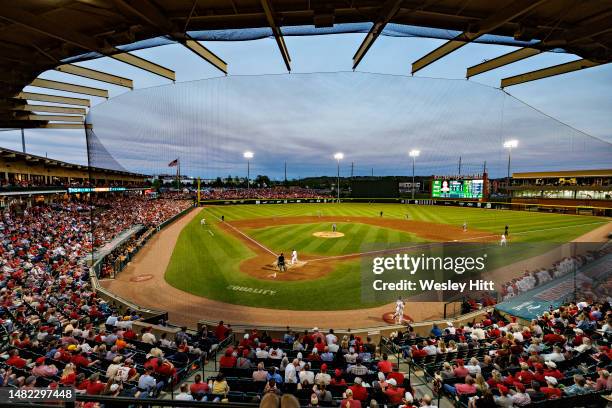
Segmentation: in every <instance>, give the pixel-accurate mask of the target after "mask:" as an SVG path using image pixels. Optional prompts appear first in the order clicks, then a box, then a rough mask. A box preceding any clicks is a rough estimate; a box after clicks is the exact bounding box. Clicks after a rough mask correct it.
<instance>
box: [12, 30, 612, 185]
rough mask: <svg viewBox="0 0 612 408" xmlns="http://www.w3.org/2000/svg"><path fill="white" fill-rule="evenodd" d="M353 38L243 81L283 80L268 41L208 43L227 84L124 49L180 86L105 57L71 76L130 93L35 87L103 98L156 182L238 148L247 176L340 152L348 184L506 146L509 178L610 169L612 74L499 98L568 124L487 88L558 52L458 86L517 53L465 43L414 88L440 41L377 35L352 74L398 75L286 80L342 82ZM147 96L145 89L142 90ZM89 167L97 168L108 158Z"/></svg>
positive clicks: (194, 66)
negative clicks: (173, 168) (248, 156)
mask: <svg viewBox="0 0 612 408" xmlns="http://www.w3.org/2000/svg"><path fill="white" fill-rule="evenodd" d="M363 37H364V34H339V35H329V36H315V37H286V42H287V46H288V48H289V52H290V54H291V57H292V67H293V71H292V72H293V74H290V75H281V76H260V77H243V76H240V75H258V74H283V73H285V72H286V71H285V69H284V64H283V62H282V59H281V57H280V55H279V52H278V49H277V48H276V44H275V42H274V40H273V39H264V40H255V41H246V42H223V43H221V42H213V43H210V42H209V43H205V45H206V46H207V47H208V48H210V49H211V50H212V51H213V52H215V53H217V55H219V56H220V57H221V58H223V59H224V60H225V61H227V62H228V64H229V73H230V76H229V77H227V78H219V79H214V80H211V81H197V82H193V83H191V84H185V83H183V82H186V81H196V80H200V79H204V78H213V77H219V73H218V71H216V70H215V69H214V68H213V67H212V66H210V65H208V64H207V63H206V62H204V61H203V60H201V59H199V58H198V57H197V56H196V55H195V54H192V53H191V52H190V51H188V50H187V49H185V48H184V47H182V46H179V45H169V46H163V47H157V48H153V49H147V50H142V51H136V52H134V53H135V54H137V55H140V56H142V57H144V58H147V59H150V60H152V61H154V62H157V63H159V64H161V65H164V66H167V67H169V68H171V69H174V70H175V71H176V76H177V84H176V85H172V84H171V82H170V81H168V80H166V79H164V78H161V77H157V76H155V75H152V74H149V73H147V72H144V71H141V70H139V69H136V68H133V67H130V66H128V65H125V64H122V63H120V62H117V61H114V60H110V59H108V58H103V59H98V60H93V61H87V62H83V63H80V65H83V66H86V67H90V68H95V69H99V70H103V71H107V72H111V73H114V74H117V75H121V76H125V77H128V78H132V79H133V80H134V83H135V88H136V89H137V90H136V91H129V90H127V89H125V88H119V87H114V86H112V85H107V84H101V83H97V82H96V81H90V80H85V79H81V78H79V77H73V76H70V75H64V74H60V73H57V72H47V73H45V74H43V75H42V77H44V78H48V79H56V80H60V81H67V82H73V83H78V84H84V85H89V86H98V87H102V88H106V89H109V90H110V93H111V100H110V101H108V102H105V103H104V104H101V105H100V106H98V107H95V106H94V108H93V109H92V110H91V112H92V114H91V116H92V118H93V123H94V131H95V132H96V134H97V135H98V137H99V139H100V140H101V142H102V143H104V144H105V146H106V147H107V150H109V151H110V153H111V154H113V155H114V156H116V159H117V160H118V161H119V163H120V164H121V165H123V166H124V167H126V168H128V169H129V170H139V171H147V172H149V173H159V172H163V171H166V170H167V168H166V167H165V165H166V164H167V161H170V160H172V159H174V158H175V157H176V156H177V155H182V157H183V159H182V160H183V161H184V167H185V169H184V173H191V174H193V175H201V176H204V177H214V176H216V175H220V176H225V175H227V174H232V175H243V174H242V173H245V168H244V167H245V166H244V160H243V159H242V157H241V153H242V151H243V150H246V149H248V150H253V151H254V152H255V155H256V156H255V159H254V160H253V163H252V167H251V169H252V171H251V175H254V174H262V173H263V174H269V175H271V176H273V177H279V176H280V174H281V173H282V161H284V160H287V161H288V162H289V176H290V177H299V176H310V175H332V174H334V173H335V162H333V159H332V158H331V156H332V155H333V153H334V152H335V151H344V152H345V153H346V160H345V161H344V162H343V166H342V173H343V175H347V174H348V171H349V167H350V163H351V162H355V166H356V174H369V171H370V169H371V168H372V167H373V168H374V169H375V173H376V174H379V175H381V174H407V173H408V172H409V169H410V166H409V160H408V158H407V152H408V150H410V149H411V148H419V149H420V150H421V152H422V156H421V157H420V158H419V166H417V174H419V172H420V173H421V174H432V173H433V172H437V173H440V172H445V173H451V172H453V169H455V168H456V162H457V160H458V156H459V155H461V156H462V159H463V160H464V161H465V163H466V166H467V170H466V171H469V172H475V171H477V170H478V169H479V168H480V163H481V162H482V160H487V161H488V166H490V170H491V171H492V172H497V173H498V174H497V175H503V174H502V173H503V166H502V164H503V163H504V162H505V160H507V156H506V153H505V152H504V151H503V149H502V148H500V144H501V142H502V141H503V140H505V139H508V138H517V139H519V140H520V141H521V142H520V145H519V148H518V149H517V150H516V152H514V153H513V163H515V166H516V167H513V168H514V169H515V170H516V171H528V170H530V169H533V170H544V169H546V168H549V167H551V166H552V167H555V168H563V167H564V166H565V167H571V168H588V167H608V168H610V167H611V166H612V148H611V146H612V145H610V142H612V114H611V113H612V96H610V95H612V65H607V66H600V67H594V68H590V69H587V70H583V71H578V72H574V73H570V74H565V75H561V76H557V77H553V78H548V79H544V80H540V81H536V82H531V83H527V84H523V85H518V86H513V87H510V88H507V89H506V91H507V92H508V93H509V94H511V95H513V96H514V97H516V98H518V99H520V100H522V101H524V102H526V103H528V104H529V105H531V106H533V107H535V108H537V109H539V110H540V111H542V112H543V113H544V114H547V115H550V116H552V117H554V118H556V119H558V120H560V121H562V122H564V123H565V124H567V125H568V126H566V125H564V124H563V123H560V122H557V121H555V120H553V119H550V118H547V117H546V116H545V115H544V114H541V113H538V112H536V111H535V110H532V109H530V108H528V107H527V106H526V105H523V104H522V103H520V102H519V101H517V100H516V99H515V98H513V97H510V96H508V95H504V94H503V93H502V92H501V91H499V90H496V89H493V88H491V87H497V86H499V80H500V79H501V78H503V77H507V76H511V75H515V74H518V73H522V72H527V71H532V70H535V69H539V68H543V67H546V66H550V65H555V64H560V63H563V62H567V61H571V60H574V59H577V58H578V57H576V56H572V55H567V54H544V55H539V56H536V57H532V58H529V59H527V60H524V61H520V62H517V63H515V64H512V65H510V66H507V67H505V68H502V69H497V70H494V71H492V72H489V73H487V74H483V75H479V76H476V77H474V78H472V79H471V80H470V82H469V83H467V82H466V81H465V80H464V79H463V78H464V77H465V69H466V68H467V67H468V66H471V65H474V64H476V63H478V62H481V61H482V60H484V59H490V58H493V57H495V56H498V55H501V54H504V53H507V52H509V51H511V50H512V49H513V48H511V47H504V46H493V45H482V44H468V45H466V46H464V47H463V48H461V49H460V50H458V51H457V52H454V53H452V54H451V55H449V56H447V57H445V58H444V59H442V60H440V61H438V62H436V63H434V64H432V65H430V66H429V67H427V68H425V69H423V70H422V71H420V72H418V73H417V74H416V75H415V77H423V79H418V78H417V79H414V78H410V77H409V72H410V63H411V62H412V61H414V60H416V59H417V58H419V57H420V56H422V55H424V54H426V53H427V52H429V51H430V50H432V49H433V48H435V47H437V46H438V45H440V44H441V43H443V41H442V40H431V39H422V38H393V37H384V36H381V37H380V38H379V39H378V40H377V41H376V43H375V44H374V46H373V47H372V49H371V50H370V51H369V52H368V54H367V55H366V57H365V58H364V60H363V61H362V62H361V64H360V66H359V71H361V72H371V73H381V74H393V75H401V76H390V75H389V76H381V75H372V74H366V73H350V72H346V73H342V74H326V75H322V74H311V75H295V74H299V73H318V72H337V71H350V69H351V63H352V59H351V58H352V55H353V53H354V52H355V50H356V49H357V47H358V46H359V44H360V42H361V41H362V39H363ZM232 75H234V76H235V77H232ZM404 76H405V77H404ZM426 78H447V79H455V81H447V80H440V79H426ZM471 82H478V83H481V84H485V85H487V86H488V87H484V86H478V85H475V84H471ZM164 85H169V86H164ZM150 87H155V88H151V89H143V88H150ZM30 90H31V91H38V92H40V91H41V89H36V88H33V87H32V88H31V89H30ZM44 92H45V93H53V92H52V91H48V90H44ZM55 93H56V94H61V92H55ZM121 94H125V95H122V96H121V97H119V98H117V99H116V100H113V98H112V97H117V96H119V95H121ZM71 96H72V95H71ZM94 100H95V102H94V103H96V104H98V103H101V102H104V100H103V99H101V98H94ZM502 112H503V116H500V114H501V113H502ZM572 127H573V128H575V129H573V128H572ZM583 132H584V133H583ZM589 135H590V136H594V137H595V138H598V139H593V138H592V137H590V136H589ZM461 137H464V138H465V139H464V140H463V143H460V141H461ZM599 139H603V140H605V141H607V142H608V143H604V142H602V141H601V140H599ZM145 140H146V141H147V143H146V144H144V143H142V142H143V141H145ZM26 141H27V151H28V152H30V153H33V154H39V155H43V156H44V155H48V156H49V157H53V158H57V159H61V160H66V161H70V162H76V163H86V161H87V157H86V150H85V137H84V132H83V131H66V130H62V131H59V130H55V131H51V130H27V131H26ZM168 141H171V143H168ZM0 145H2V146H4V147H7V148H12V149H15V150H21V140H20V133H19V132H18V131H4V132H0ZM96 157H99V156H94V158H96ZM143 159H144V160H143ZM147 162H148V163H147ZM92 164H94V165H95V164H99V165H103V164H104V160H103V159H102V158H99V159H98V163H95V162H94V163H92ZM543 164H545V166H544V167H542V166H543Z"/></svg>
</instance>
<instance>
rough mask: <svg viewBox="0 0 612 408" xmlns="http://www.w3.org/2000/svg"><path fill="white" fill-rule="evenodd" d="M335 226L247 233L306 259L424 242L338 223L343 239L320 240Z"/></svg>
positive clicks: (299, 226)
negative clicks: (368, 248)
mask: <svg viewBox="0 0 612 408" xmlns="http://www.w3.org/2000/svg"><path fill="white" fill-rule="evenodd" d="M331 225H332V223H331V222H321V223H313V224H297V225H280V226H277V227H268V228H257V229H251V228H248V229H245V230H244V232H245V233H246V234H248V235H249V236H250V237H251V238H253V239H255V240H256V241H257V242H260V243H261V244H263V245H265V246H266V247H267V248H270V249H272V250H274V251H275V252H286V253H289V252H290V251H291V250H293V249H297V250H298V251H299V253H300V254H304V255H344V254H354V253H359V252H363V250H364V249H363V248H364V247H367V246H369V245H372V244H377V245H380V246H384V247H388V248H392V247H397V246H402V245H405V244H407V243H411V242H423V241H424V240H423V239H421V238H419V237H417V236H416V235H415V234H411V233H409V232H403V231H398V230H394V229H391V228H382V227H377V226H374V225H368V224H361V223H345V222H338V223H336V226H337V228H338V231H339V232H342V233H343V234H344V236H343V237H342V238H318V237H315V236H313V234H314V233H315V232H319V231H331Z"/></svg>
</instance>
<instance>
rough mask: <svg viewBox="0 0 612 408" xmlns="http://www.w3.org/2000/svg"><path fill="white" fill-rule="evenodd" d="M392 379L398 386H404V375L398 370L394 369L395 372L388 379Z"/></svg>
mask: <svg viewBox="0 0 612 408" xmlns="http://www.w3.org/2000/svg"><path fill="white" fill-rule="evenodd" d="M391 378H393V379H394V380H395V381H397V383H398V384H404V374H402V373H400V372H399V370H398V369H397V368H394V369H393V372H391V373H389V375H387V379H391Z"/></svg>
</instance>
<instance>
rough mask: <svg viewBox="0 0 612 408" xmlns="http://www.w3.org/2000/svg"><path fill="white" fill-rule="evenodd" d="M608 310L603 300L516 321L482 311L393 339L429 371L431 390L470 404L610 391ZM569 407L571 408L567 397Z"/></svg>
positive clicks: (611, 320) (611, 325) (523, 402)
mask: <svg viewBox="0 0 612 408" xmlns="http://www.w3.org/2000/svg"><path fill="white" fill-rule="evenodd" d="M611 334H612V310H611V307H610V304H609V303H608V302H605V303H597V302H586V301H582V302H579V303H569V304H566V305H564V306H562V307H559V308H558V309H556V310H550V311H547V312H545V313H543V314H542V316H540V317H538V318H537V319H534V320H533V321H531V322H529V323H526V324H522V323H520V322H519V321H518V320H517V319H516V318H513V317H511V318H510V319H509V320H505V319H504V318H502V317H501V316H499V315H495V314H491V313H489V314H487V315H486V316H485V318H484V320H482V321H481V322H478V323H476V322H470V323H468V324H466V325H463V326H461V327H454V326H453V324H452V323H450V322H449V323H448V324H447V325H446V327H445V328H443V329H442V328H440V327H439V326H438V325H434V326H433V328H432V330H431V332H430V335H429V336H426V337H419V336H417V335H416V334H415V333H414V330H411V329H409V330H408V331H406V332H401V333H399V334H398V335H397V336H396V337H395V338H394V342H395V343H396V344H397V345H398V346H399V347H401V349H402V350H403V352H404V355H405V356H406V357H410V358H411V359H412V360H413V362H414V363H415V364H417V365H418V366H421V367H423V368H424V370H425V371H426V372H428V373H429V374H431V375H432V376H433V378H434V379H435V380H434V384H435V389H436V390H438V392H440V393H442V394H444V395H446V396H449V397H451V398H455V397H456V398H458V399H459V400H460V401H462V402H463V403H465V404H467V405H469V406H470V407H477V408H483V407H484V408H488V407H491V408H493V407H525V406H530V405H531V404H532V403H535V402H543V401H545V400H549V399H559V398H565V397H572V396H576V395H581V396H587V395H592V396H593V397H595V398H597V399H596V401H600V400H599V398H600V396H599V395H596V394H595V393H597V392H602V393H607V394H609V393H610V392H611V391H612V377H611V376H610V369H612V350H611V349H610V347H609V338H610V335H611ZM567 406H573V405H572V402H571V401H570V402H568V405H567Z"/></svg>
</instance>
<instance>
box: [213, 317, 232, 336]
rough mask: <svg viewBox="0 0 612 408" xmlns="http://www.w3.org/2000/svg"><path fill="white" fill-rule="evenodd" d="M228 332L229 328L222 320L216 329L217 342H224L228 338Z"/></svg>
mask: <svg viewBox="0 0 612 408" xmlns="http://www.w3.org/2000/svg"><path fill="white" fill-rule="evenodd" d="M228 331H229V329H228V328H227V326H225V324H224V323H223V320H221V321H220V322H219V324H218V325H217V327H215V337H216V338H217V340H219V341H223V340H225V338H226V337H227V333H228Z"/></svg>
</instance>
